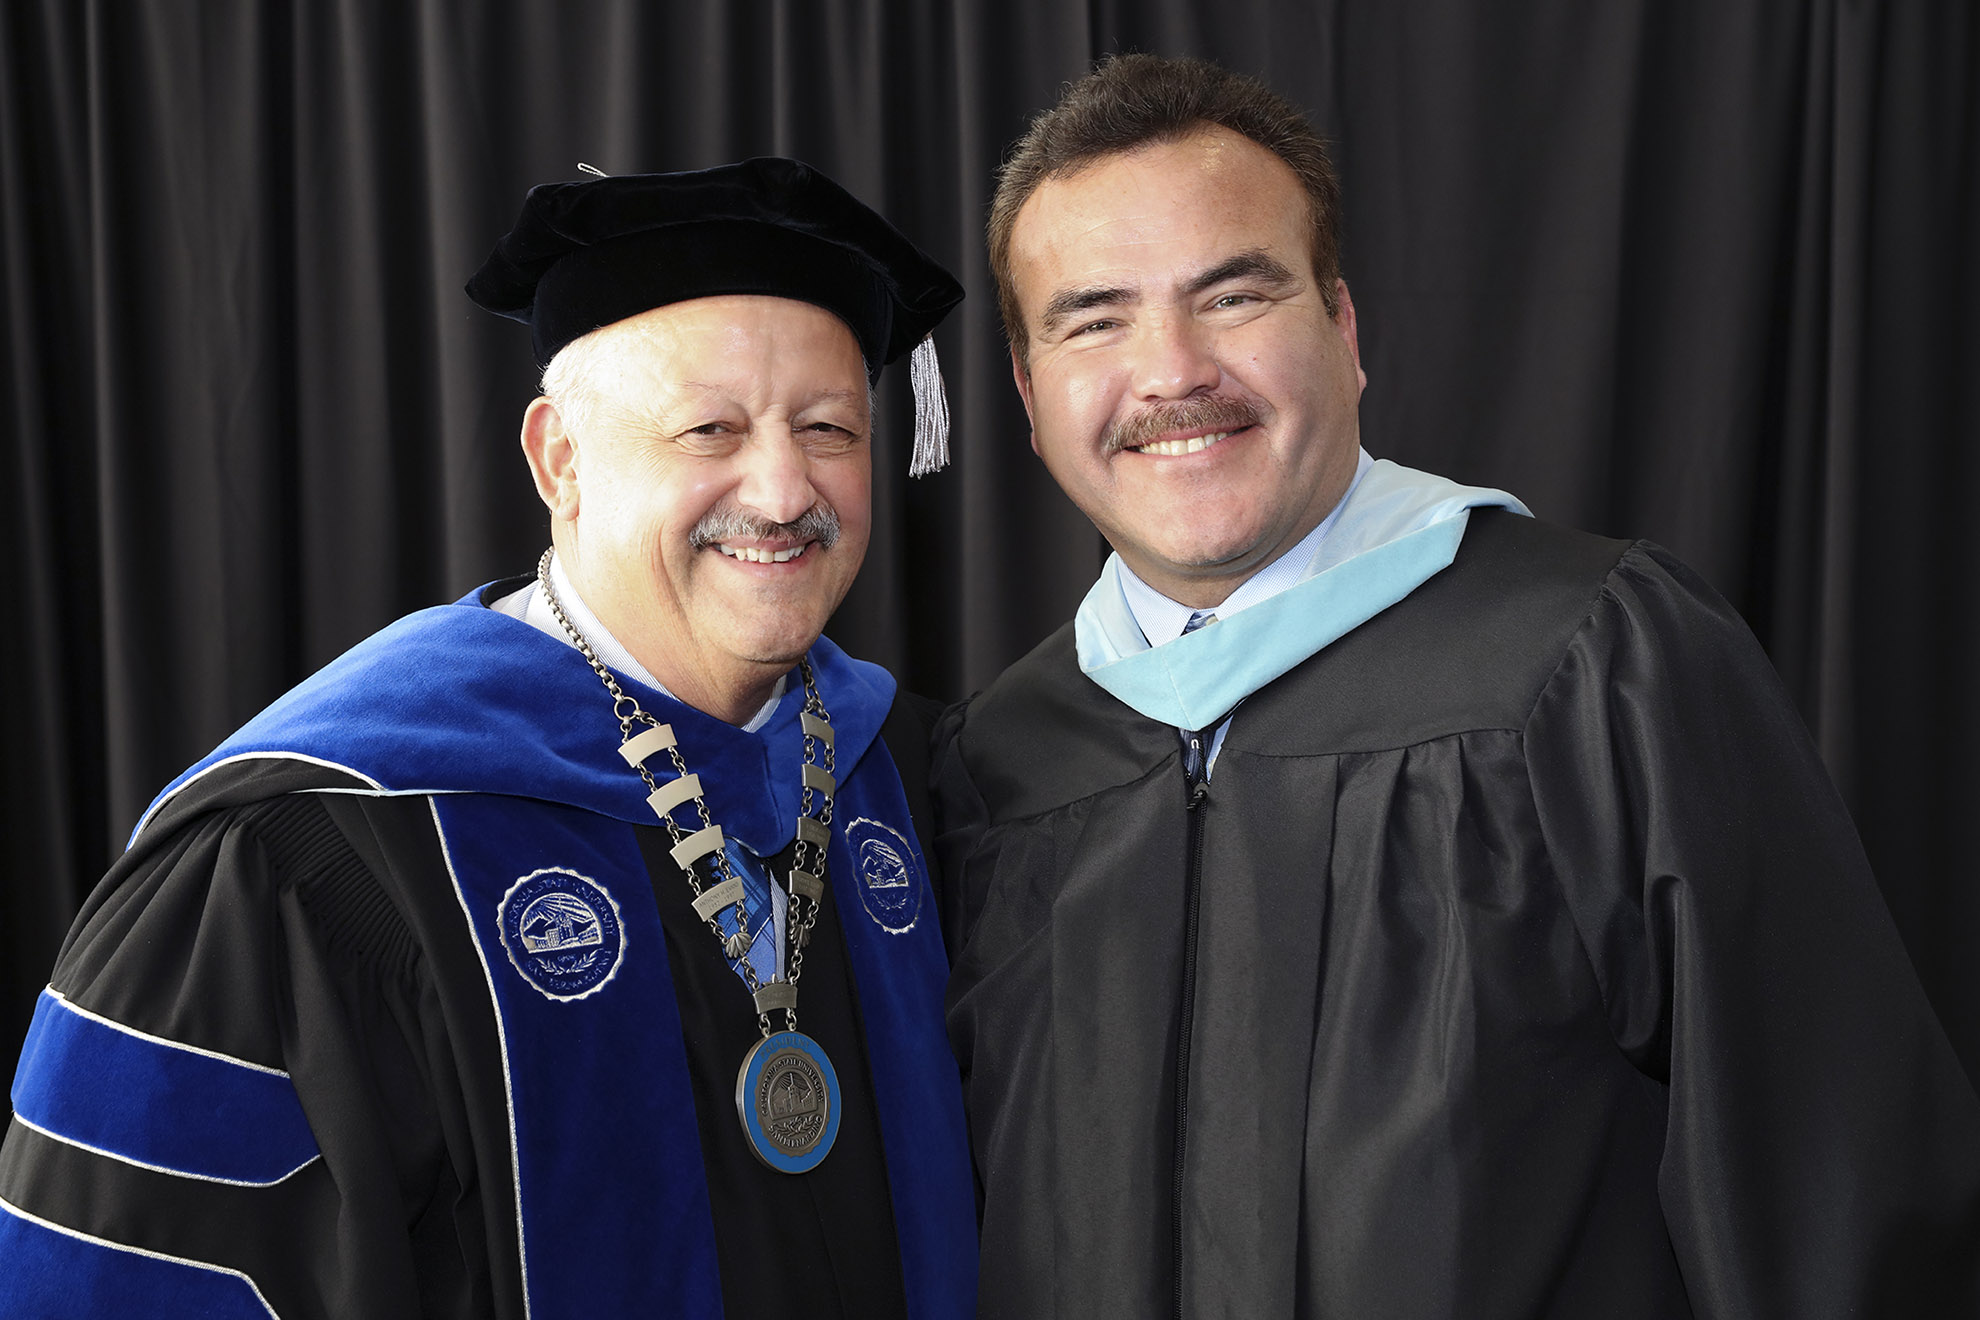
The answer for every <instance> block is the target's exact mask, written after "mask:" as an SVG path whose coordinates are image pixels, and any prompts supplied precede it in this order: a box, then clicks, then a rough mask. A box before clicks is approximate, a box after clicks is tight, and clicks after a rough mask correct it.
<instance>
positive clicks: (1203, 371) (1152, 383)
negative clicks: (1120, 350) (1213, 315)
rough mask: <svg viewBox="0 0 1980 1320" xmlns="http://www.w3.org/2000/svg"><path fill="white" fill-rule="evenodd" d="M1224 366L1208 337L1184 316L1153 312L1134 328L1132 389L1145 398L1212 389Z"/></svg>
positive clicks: (1185, 395) (1184, 395)
mask: <svg viewBox="0 0 1980 1320" xmlns="http://www.w3.org/2000/svg"><path fill="white" fill-rule="evenodd" d="M1222 378H1223V368H1222V367H1220V366H1219V365H1218V364H1217V355H1216V354H1215V353H1214V352H1212V351H1211V346H1210V343H1209V340H1208V337H1207V336H1206V335H1205V334H1204V333H1203V332H1202V330H1201V329H1200V328H1199V327H1197V326H1196V325H1195V324H1194V323H1192V322H1191V321H1190V320H1189V318H1187V317H1183V316H1153V317H1148V318H1146V319H1144V320H1143V321H1142V323H1141V324H1140V326H1139V327H1138V328H1137V332H1136V335H1135V343H1134V391H1135V394H1136V395H1137V396H1139V397H1140V398H1142V399H1144V400H1150V401H1152V400H1156V399H1186V398H1188V397H1189V396H1190V395H1192V394H1195V393H1196V392H1197V391H1199V390H1209V389H1215V388H1216V386H1217V382H1218V381H1219V380H1221V379H1222Z"/></svg>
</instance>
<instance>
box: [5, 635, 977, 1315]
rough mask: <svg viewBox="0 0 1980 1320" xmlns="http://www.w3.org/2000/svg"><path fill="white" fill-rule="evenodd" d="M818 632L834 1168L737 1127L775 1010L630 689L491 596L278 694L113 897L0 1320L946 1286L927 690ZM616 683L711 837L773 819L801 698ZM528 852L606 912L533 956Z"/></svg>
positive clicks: (8, 1180) (793, 1309) (56, 1087)
mask: <svg viewBox="0 0 1980 1320" xmlns="http://www.w3.org/2000/svg"><path fill="white" fill-rule="evenodd" d="M813 663H814V666H815V667H816V668H817V671H818V676H819V677H818V682H819V687H820V689H821V692H822V694H823V696H824V697H825V700H826V702H827V705H828V706H829V707H830V708H831V709H832V714H833V718H834V720H835V722H836V723H835V728H836V729H837V730H838V752H839V755H838V759H837V762H836V772H837V776H838V784H837V788H836V792H835V797H834V806H835V808H836V809H837V814H836V816H835V818H834V819H833V821H832V826H831V832H830V837H831V845H830V849H829V854H830V857H831V866H830V867H829V868H828V874H827V876H826V880H827V885H828V895H827V898H826V901H825V902H824V904H823V906H822V911H821V913H820V916H819V920H818V923H817V925H816V927H815V928H814V930H813V932H812V940H811V942H810V944H809V946H808V947H807V949H806V952H805V958H804V966H803V972H804V974H803V977H802V980H801V990H802V997H801V1000H800V1007H801V1009H802V1018H801V1021H800V1026H801V1029H802V1030H804V1031H805V1032H807V1033H808V1034H809V1035H810V1036H812V1037H813V1038H814V1039H815V1040H817V1041H818V1042H819V1043H820V1045H822V1047H823V1049H824V1051H825V1053H826V1054H827V1055H828V1056H829V1057H830V1058H831V1059H832V1060H833V1062H834V1064H835V1068H836V1073H837V1076H838V1080H839V1083H840V1085H841V1088H842V1093H841V1101H842V1103H841V1106H840V1111H839V1112H840V1114H841V1120H840V1126H839V1129H838V1134H837V1139H836V1144H835V1145H834V1146H833V1147H832V1150H831V1152H830V1154H829V1155H828V1156H827V1157H826V1159H825V1160H824V1162H823V1163H822V1164H820V1165H819V1167H818V1168H816V1169H814V1170H812V1171H811V1172H809V1173H805V1174H802V1175H798V1176H792V1175H788V1174H784V1173H779V1172H773V1171H772V1170H770V1169H768V1168H766V1167H764V1166H763V1165H762V1164H761V1163H759V1162H758V1161H757V1159H756V1158H755V1157H754V1156H753V1155H752V1154H751V1153H750V1151H749V1148H748V1146H747V1145H746V1144H745V1141H744V1137H743V1133H742V1130H741V1127H740V1126H739V1123H738V1119H737V1105H736V1087H737V1080H736V1078H737V1069H738V1067H739V1065H740V1064H741V1063H742V1060H743V1057H744V1054H745V1052H746V1051H747V1050H748V1049H749V1048H750V1047H751V1046H753V1045H754V1044H755V1043H756V1042H757V1040H758V1039H759V1035H758V1029H757V1016H756V1013H755V1011H754V1008H753V1006H752V1005H751V1003H750V999H749V995H748V991H747V990H746V988H745V987H744V985H743V983H742V981H741V980H740V979H739V978H738V977H737V975H736V974H735V972H734V971H733V970H732V968H731V966H730V964H729V962H728V961H727V960H726V958H724V956H723V955H722V953H721V949H720V946H719V944H718V942H717V940H716V939H715V938H714V936H713V935H712V934H711V933H710V932H709V930H708V929H707V927H706V926H705V925H704V924H703V923H702V922H701V921H700V920H699V919H698V918H697V917H696V916H695V913H694V911H693V909H692V907H691V904H690V898H691V895H690V891H689V887H688V883H687V879H686V877H685V876H684V875H683V874H682V872H681V870H680V868H679V867H678V866H677V865H676V864H675V862H674V860H673V858H672V857H671V856H670V855H669V846H670V844H671V840H670V839H669V837H668V835H667V834H666V832H665V831H663V830H662V829H661V828H660V826H659V825H658V824H657V823H655V822H654V817H653V815H652V813H651V811H650V810H649V809H648V808H647V807H646V804H645V800H644V799H645V792H646V789H645V786H644V784H643V783H642V782H641V780H640V778H639V777H638V775H636V774H635V773H634V772H633V771H632V770H631V769H630V768H629V767H628V766H627V765H626V764H625V763H624V762H623V761H622V760H620V758H619V756H618V753H617V748H618V741H619V740H618V737H617V728H616V724H615V721H614V720H613V719H612V717H611V702H610V699H609V697H608V696H607V695H606V693H605V692H604V690H603V688H602V687H601V686H600V685H599V683H598V680H597V678H596V676H595V675H594V674H593V673H592V672H591V670H590V668H589V667H588V666H587V665H586V663H585V661H584V660H583V659H582V658H581V657H580V656H579V655H578V653H577V652H576V651H575V650H574V649H572V648H571V647H569V646H566V645H564V644H563V643H562V642H560V641H557V640H555V639H551V638H548V637H546V636H544V635H543V634H541V633H539V632H537V631H536V630H535V629H533V628H531V627H530V626H529V625H527V624H525V623H523V622H521V621H519V620H515V619H510V618H507V617H505V616H502V615H499V614H497V613H495V612H494V611H491V610H487V609H483V608H481V607H480V606H479V605H478V604H476V603H474V601H473V599H472V598H470V600H468V601H463V602H460V603H458V604H456V605H453V606H446V607H441V608H440V609H437V610H432V611H424V612H422V613H421V614H419V615H415V616H412V617H411V618H409V619H407V620H402V621H401V622H400V623H399V624H397V625H394V627H393V628H392V629H388V630H387V632H386V633H384V634H381V635H380V636H379V637H376V638H373V639H371V640H370V641H368V642H366V643H364V644H362V645H361V646H360V647H358V648H356V649H354V650H353V651H352V652H350V653H349V654H348V655H346V656H345V657H343V658H342V659H340V660H339V661H338V662H336V663H335V664H334V665H332V666H331V667H329V668H328V669H326V670H325V671H323V673H321V674H319V675H317V676H316V677H315V678H313V679H312V680H310V682H309V683H307V684H305V685H304V686H303V687H302V688H300V689H298V690H297V691H296V692H295V693H292V694H290V696H288V697H285V698H284V699H283V700H282V701H281V702H278V703H277V705H276V706H274V707H271V709H270V711H269V712H265V713H264V715H263V716H262V717H260V718H258V719H257V721H255V722H254V723H251V724H250V725H249V726H248V727H247V728H246V729H244V730H243V731H242V732H241V733H240V734H238V735H236V737H235V738H234V739H231V740H230V741H229V743H228V744H227V745H225V746H224V747H223V748H222V749H221V751H220V752H216V753H215V755H214V757H211V758H209V759H208V762H203V763H202V767H204V768H202V769H200V770H199V772H198V773H196V774H192V775H191V776H190V778H189V779H188V780H187V781H186V782H185V783H184V786H183V787H178V786H175V788H176V790H177V791H175V792H172V793H170V794H169V796H168V797H167V798H165V799H163V800H162V802H161V805H159V806H158V807H157V808H155V814H154V815H153V816H151V817H150V818H149V819H148V820H147V822H146V823H145V824H144V826H143V827H142V828H141V831H140V833H139V835H138V837H137V839H136V840H135V841H134V844H133V847H132V849H131V851H129V852H128V853H126V854H125V856H124V858H123V859H122V860H121V861H120V862H119V863H118V865H117V866H116V867H115V868H114V869H113V870H112V872H111V874H110V875H109V876H108V877H107V878H106V879H105V881H104V883H103V884H102V885H101V886H99V888H98V889H97V891H96V892H95V894H94V895H92V897H91V899H90V901H89V903H88V904H87V905H86V907H85V909H84V911H83V912H82V914H81V915H80V916H79V917H78V919H77V921H76V924H75V927H74V929H73V930H72V932H71V934H70V936H69V939H68V941H67V943H66V945H65V947H64V949H63V951H62V954H61V957H60V960H59V962H58V965H57V967H56V969H55V973H54V977H53V981H52V983H51V985H50V987H49V989H48V990H47V991H46V992H44V994H43V997H42V1002H41V1004H40V1006H39V1008H38V1010H37V1014H36V1022H35V1028H34V1030H33V1031H32V1032H31V1033H30V1037H29V1041H28V1047H27V1051H26V1053H25V1054H24V1056H23V1060H22V1063H21V1066H20V1069H19V1072H18V1075H17V1080H16V1084H15V1091H14V1098H15V1107H16V1111H17V1112H16V1117H15V1119H14V1121H13V1123H12V1125H11V1127H10V1128H9V1130H8V1132H7V1136H6V1141H5V1144H4V1146H0V1315H4V1316H7V1317H9V1318H10V1320H11V1318H12V1317H16V1316H21V1317H26V1316H34V1317H42V1316H48V1317H57V1316H59V1317H63V1320H72V1318H73V1320H80V1318H81V1317H92V1318H93V1317H104V1318H105V1320H108V1317H111V1316H118V1317H122V1316H132V1315H137V1314H156V1315H162V1316H180V1315H195V1314H196V1315H201V1316H212V1317H222V1316H225V1317H235V1316H244V1317H260V1316H263V1315H269V1314H272V1315H278V1316H280V1317H282V1320H311V1318H315V1320H359V1318H361V1320H394V1318H397V1317H403V1318H404V1320H413V1317H443V1316H444V1317H460V1318H462V1320H466V1318H467V1317H501V1318H503V1320H522V1317H524V1316H533V1317H535V1320H546V1318H547V1317H555V1316H592V1315H615V1316H616V1315H632V1314H638V1315H641V1316H663V1315H664V1316H680V1317H697V1318H706V1317H713V1316H717V1315H727V1316H730V1317H753V1316H769V1315H780V1314H798V1313H802V1314H805V1315H821V1316H842V1317H847V1320H853V1318H855V1317H857V1318H858V1320H867V1317H883V1316H897V1317H915V1318H916V1320H922V1318H937V1320H939V1318H948V1320H953V1318H954V1317H958V1316H961V1315H963V1314H966V1313H967V1310H968V1305H969V1303H968V1298H969V1294H970V1292H971V1291H972V1281H973V1277H974V1275H973V1266H974V1242H973V1240H972V1233H971V1230H972V1228H973V1224H972V1223H971V1222H970V1205H969V1188H968V1171H967V1164H966V1159H965V1157H964V1154H963V1151H962V1132H961V1116H960V1112H959V1103H958V1102H957V1101H956V1100H955V1099H954V1089H955V1070H954V1065H953V1062H952V1060H951V1059H950V1057H949V1054H948V1051H947V1048H946V1043H945V1042H944V1040H943V1038H942V1032H941V1024H940V1016H939V1008H938V1002H937V1001H938V999H939V994H940V986H941V979H942V974H943V969H944V963H943V959H942V950H941V940H940V938H939V935H938V934H937V933H936V931H935V929H934V926H933V901H932V895H929V896H928V897H929V901H928V902H926V903H922V902H921V898H922V896H923V895H924V894H927V880H926V878H925V875H924V873H923V872H922V870H921V868H920V866H919V860H918V858H919V855H920V852H921V848H920V845H919V842H918V837H919V836H920V834H921V833H922V825H921V821H922V820H923V819H924V818H925V814H926V793H925V789H924V785H925V770H924V767H925V765H926V755H927V731H928V722H929V721H928V717H927V716H926V715H925V714H923V713H918V712H917V711H916V709H915V707H914V703H913V702H912V701H911V700H909V699H904V698H901V697H899V696H897V695H896V694H895V693H894V689H893V684H892V681H891V680H890V679H885V677H884V675H882V674H881V673H880V671H879V670H878V669H877V668H875V667H872V666H865V665H861V664H859V663H858V662H855V661H850V660H848V659H847V658H846V657H844V656H843V654H842V653H839V652H838V651H837V649H836V648H835V647H832V646H831V645H830V643H829V642H826V641H823V640H822V639H821V641H820V642H819V643H818V644H817V646H816V647H814V649H813ZM627 686H628V688H629V689H631V690H634V691H637V692H639V693H640V694H641V700H642V702H643V703H644V704H645V705H646V707H647V708H648V709H649V710H651V711H654V712H656V713H657V715H658V716H660V717H662V718H664V719H666V720H668V721H670V722H671V724H672V726H673V727H674V728H675V730H676V732H677V736H678V737H679V740H680V745H681V747H682V748H683V749H684V751H685V753H686V756H687V758H688V760H689V762H690V764H691V766H692V767H693V768H694V769H695V770H696V771H697V772H699V773H700V774H701V775H702V777H703V783H704V791H705V792H706V794H707V797H708V800H709V802H710V805H711V810H713V811H714V812H715V813H716V815H717V816H718V817H719V818H721V819H722V820H723V821H725V822H726V824H727V825H728V826H729V834H728V837H730V838H731V839H734V840H741V841H748V840H750V839H751V836H755V839H756V842H755V844H754V845H753V846H756V847H759V848H762V849H763V850H764V851H770V848H768V847H765V846H764V841H765V840H767V841H769V842H770V843H771V844H774V843H775V842H776V841H778V840H780V839H786V838H788V836H789V834H790V832H791V830H792V828H793V822H794V820H795V806H796V802H797V793H798V789H797V787H796V781H797V778H798V769H797V760H798V755H799V754H798V742H799V739H798V737H797V736H796V732H795V729H796V722H797V718H798V717H797V715H796V713H795V706H796V705H797V704H800V701H799V699H800V698H801V697H802V695H803V694H802V692H801V691H800V690H796V689H794V690H793V691H792V692H791V693H788V694H787V696H786V701H785V703H784V704H783V705H782V706H780V707H779V711H778V714H777V715H776V716H774V717H773V718H772V719H771V721H770V722H769V723H768V724H767V725H766V726H765V728H764V729H763V730H762V731H761V732H760V733H759V734H745V733H743V732H742V731H740V730H736V729H732V728H730V727H729V726H726V725H723V724H721V723H720V722H719V721H715V720H712V719H711V718H709V717H707V716H704V715H701V714H699V712H695V711H692V710H690V709H689V708H687V707H684V706H681V705H680V704H679V703H676V702H672V701H671V700H669V699H667V698H665V697H663V696H661V695H660V694H658V693H654V692H651V691H649V690H646V689H643V688H639V687H638V686H637V685H636V684H633V683H631V682H630V680H628V681H627ZM359 767H362V769H360V768H359ZM660 777H661V778H662V779H663V780H668V779H671V778H672V774H671V772H669V771H663V772H662V773H661V775H660ZM910 837H913V838H915V839H916V840H917V841H916V842H913V843H910V841H909V839H910ZM878 845H885V846H886V847H887V848H888V849H890V850H891V858H890V860H891V862H892V863H893V864H892V865H891V866H890V867H883V866H879V865H877V864H870V863H869V861H868V859H867V857H866V856H865V855H864V851H863V848H864V847H873V846H878ZM788 854H789V848H788V847H786V848H785V850H784V852H783V853H781V854H777V855H776V856H774V857H773V858H772V865H773V867H776V868H777V871H778V873H779V874H782V873H783V872H784V870H785V869H786V867H787V863H788V860H789V858H788ZM526 883H536V884H538V885H548V886H549V887H550V889H551V890H552V891H554V892H553V894H552V908H553V909H554V906H555V904H557V903H561V904H562V905H563V911H564V912H566V913H572V912H575V913H577V914H578V915H580V916H582V917H583V918H584V919H585V920H586V921H588V922H592V923H595V928H594V930H593V931H592V932H591V933H590V934H589V935H588V936H587V938H583V939H576V940H566V941H564V942H563V943H562V944H561V946H560V947H561V948H562V949H567V950H570V952H568V953H563V952H559V951H558V950H557V949H554V948H553V949H552V950H551V952H548V953H542V952H537V951H535V950H540V949H541V948H543V947H544V946H545V945H546V944H548V943H550V941H548V940H547V937H545V936H543V935H542V934H541V933H540V932H539V933H538V935H537V936H536V937H535V945H534V946H531V945H529V944H526V943H524V941H523V940H522V939H520V938H518V936H519V934H520V935H525V936H526V935H527V934H528V931H527V928H526V927H524V926H523V925H522V924H521V923H522V922H523V920H524V917H523V915H521V914H520V912H519V914H518V915H516V916H515V920H514V921H511V920H510V919H509V917H510V914H509V911H508V909H509V907H510V906H511V905H510V903H509V901H508V898H506V897H504V891H505V889H506V891H507V893H508V894H509V895H514V894H517V893H519V892H522V891H523V888H524V886H525V884H526ZM498 900H499V901H498ZM515 906H516V907H517V908H518V909H519V910H520V909H521V904H520V903H518V904H516V905H515ZM601 957H602V958H603V959H604V961H603V962H599V961H598V960H599V959H600V958H601ZM552 963H560V964H561V966H551V964H552ZM585 964H591V965H590V966H588V967H587V966H585ZM570 968H576V969H577V970H567V969H570ZM546 969H547V970H546ZM777 1019H778V1020H777V1021H776V1022H775V1024H774V1025H775V1026H776V1027H778V1028H781V1027H782V1025H783V1023H782V1015H781V1014H779V1015H777ZM519 1169H520V1170H521V1172H520V1173H519V1172H518V1170H519Z"/></svg>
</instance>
